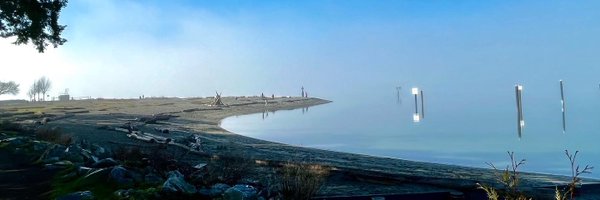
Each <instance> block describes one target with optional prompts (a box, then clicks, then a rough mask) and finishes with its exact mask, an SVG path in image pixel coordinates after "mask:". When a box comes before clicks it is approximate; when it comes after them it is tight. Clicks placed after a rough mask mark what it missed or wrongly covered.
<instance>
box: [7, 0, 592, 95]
mask: <svg viewBox="0 0 600 200" xmlns="http://www.w3.org/2000/svg"><path fill="white" fill-rule="evenodd" d="M599 9H600V3H598V2H596V1H577V2H575V1H325V0H321V1H241V0H240V1H191V0H190V1H117V0H106V1H93V0H80V1H70V2H69V4H68V6H67V7H66V8H65V9H64V12H63V13H62V16H61V22H62V23H63V24H65V25H67V26H68V27H67V29H66V30H65V32H64V34H65V35H64V36H65V37H66V38H67V39H68V40H69V42H68V43H67V44H65V45H64V46H61V47H59V48H57V49H52V50H49V51H48V52H47V53H44V54H38V53H36V51H35V49H34V48H32V47H30V46H13V45H11V44H10V42H12V39H4V40H2V41H0V53H1V55H2V58H3V59H2V60H3V61H1V62H2V63H3V64H2V68H3V69H9V70H8V72H7V73H2V74H0V80H5V81H6V80H15V81H17V82H19V83H21V85H22V90H23V91H25V90H27V89H28V88H29V86H30V83H31V82H33V80H34V79H36V78H38V77H40V76H43V75H46V76H48V77H49V78H50V79H51V80H53V81H54V83H55V84H54V88H53V90H52V91H51V95H57V94H58V93H60V92H61V91H63V90H64V88H69V90H70V91H71V94H72V95H73V96H94V97H125V98H127V97H137V96H139V95H142V94H144V95H146V96H208V95H213V94H214V91H215V90H219V91H223V92H224V94H225V95H256V94H260V93H261V92H264V93H266V94H271V93H275V94H279V95H297V93H298V90H299V87H300V86H302V85H304V86H305V87H306V88H307V90H308V91H309V92H310V93H311V94H312V95H315V96H320V97H324V98H329V99H336V98H338V97H342V96H344V95H347V94H348V93H352V94H369V91H372V90H388V89H390V88H391V89H390V90H391V91H394V90H393V88H394V87H395V86H396V85H403V86H405V87H410V86H414V85H419V86H422V87H425V88H427V87H429V88H441V89H440V90H443V91H440V92H444V91H446V92H448V94H450V93H451V92H450V90H445V89H446V88H452V87H468V88H469V89H470V90H474V91H487V90H492V91H495V90H504V89H507V90H510V89H511V86H512V85H513V84H514V83H516V82H522V83H526V84H529V85H533V86H534V87H535V86H536V85H543V84H546V83H547V82H552V83H554V82H555V81H556V80H558V79H567V80H569V81H571V82H570V83H572V84H577V85H589V86H590V87H591V86H597V84H598V82H599V81H600V78H598V77H597V75H598V74H600V67H598V66H597V65H598V64H599V63H600V57H599V56H597V52H600V51H599V50H600V39H598V38H599V37H598V36H599V35H600V26H599V25H600V21H598V20H597V19H600V13H598V12H597V10H599ZM24 58H26V59H24ZM516 72H520V73H516ZM452 92H455V91H452ZM459 92H460V91H459ZM312 95H311V96H312ZM0 98H2V99H7V98H26V96H25V92H22V93H21V94H20V95H18V96H16V97H15V96H8V95H3V96H1V97H0Z"/></svg>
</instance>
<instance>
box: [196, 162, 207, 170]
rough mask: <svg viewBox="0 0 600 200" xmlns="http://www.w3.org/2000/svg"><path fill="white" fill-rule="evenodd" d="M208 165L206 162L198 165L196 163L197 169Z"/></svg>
mask: <svg viewBox="0 0 600 200" xmlns="http://www.w3.org/2000/svg"><path fill="white" fill-rule="evenodd" d="M204 167H206V163H198V164H197V165H194V168H195V169H202V168H204Z"/></svg>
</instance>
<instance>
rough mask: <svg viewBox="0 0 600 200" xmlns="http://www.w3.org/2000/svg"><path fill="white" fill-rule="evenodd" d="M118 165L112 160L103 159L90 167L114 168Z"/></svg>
mask: <svg viewBox="0 0 600 200" xmlns="http://www.w3.org/2000/svg"><path fill="white" fill-rule="evenodd" d="M118 164H119V163H118V162H117V161H115V160H114V159H112V158H104V159H102V160H98V162H95V163H94V164H92V167H93V168H106V167H112V166H116V165H118Z"/></svg>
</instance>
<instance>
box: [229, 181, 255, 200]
mask: <svg viewBox="0 0 600 200" xmlns="http://www.w3.org/2000/svg"><path fill="white" fill-rule="evenodd" d="M256 193H257V191H256V188H254V187H252V186H250V185H242V184H238V185H234V186H233V187H231V188H229V189H227V190H226V191H225V193H223V199H225V200H256V198H257V195H256Z"/></svg>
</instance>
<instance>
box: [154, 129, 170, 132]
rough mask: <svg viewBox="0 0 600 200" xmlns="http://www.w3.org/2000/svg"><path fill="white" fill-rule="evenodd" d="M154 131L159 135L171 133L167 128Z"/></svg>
mask: <svg viewBox="0 0 600 200" xmlns="http://www.w3.org/2000/svg"><path fill="white" fill-rule="evenodd" d="M154 130H155V131H157V132H159V133H169V129H166V128H154Z"/></svg>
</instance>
